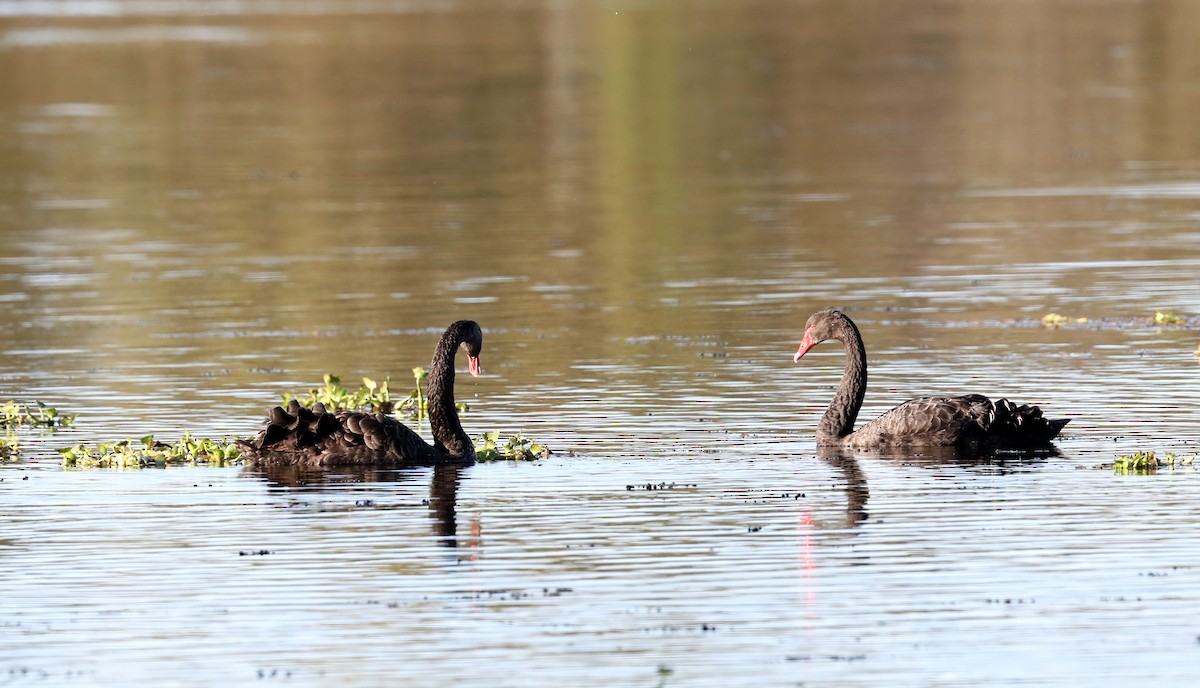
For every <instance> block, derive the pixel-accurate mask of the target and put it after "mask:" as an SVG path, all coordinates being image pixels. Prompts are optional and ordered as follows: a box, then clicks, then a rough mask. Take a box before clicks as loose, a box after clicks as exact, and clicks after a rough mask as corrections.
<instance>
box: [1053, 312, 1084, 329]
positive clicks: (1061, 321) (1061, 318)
mask: <svg viewBox="0 0 1200 688" xmlns="http://www.w3.org/2000/svg"><path fill="white" fill-rule="evenodd" d="M1087 321H1088V319H1087V318H1072V317H1070V316H1066V315H1059V314H1058V313H1047V314H1045V315H1043V316H1042V327H1048V328H1050V329H1054V328H1056V327H1062V326H1064V325H1082V324H1084V323H1086V322H1087Z"/></svg>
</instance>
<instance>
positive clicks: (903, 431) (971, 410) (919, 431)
mask: <svg viewBox="0 0 1200 688" xmlns="http://www.w3.org/2000/svg"><path fill="white" fill-rule="evenodd" d="M993 414H994V411H993V410H992V407H991V402H989V401H988V399H987V397H984V396H980V395H977V394H974V395H968V396H965V397H920V398H917V399H912V400H910V401H906V402H904V403H903V404H900V405H899V406H897V407H895V408H893V409H892V410H890V411H888V412H887V413H885V414H883V415H882V416H880V417H878V418H876V419H875V420H873V421H871V422H870V423H867V424H866V425H864V426H863V427H862V428H860V429H859V430H858V431H856V432H855V433H854V437H855V439H856V440H858V438H859V437H861V440H859V441H861V442H863V443H868V442H869V443H871V444H908V445H925V446H948V445H952V444H956V443H959V442H961V441H963V440H964V439H968V438H970V436H972V435H978V434H980V432H981V431H982V430H983V429H984V428H985V427H986V425H981V421H982V422H983V423H986V422H987V420H986V419H987V418H988V416H989V415H993ZM855 443H856V444H857V443H858V442H855Z"/></svg>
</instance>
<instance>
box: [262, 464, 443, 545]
mask: <svg viewBox="0 0 1200 688" xmlns="http://www.w3.org/2000/svg"><path fill="white" fill-rule="evenodd" d="M247 473H248V474H249V475H257V476H261V477H263V478H265V479H266V480H267V482H268V484H270V485H271V486H272V487H275V488H282V489H284V490H288V491H293V490H303V489H307V488H312V487H320V486H322V485H355V484H363V483H407V482H412V481H414V480H417V479H420V478H421V477H422V476H424V475H425V474H427V473H430V480H429V498H428V499H427V500H424V501H425V503H426V504H427V505H428V507H429V516H430V520H431V531H432V533H433V535H434V537H436V538H438V542H439V543H440V544H442V545H445V546H446V547H457V546H458V540H457V537H456V535H457V532H458V512H457V509H458V504H457V502H458V485H459V483H460V482H461V479H462V467H461V466H454V465H442V466H434V467H433V470H432V471H428V470H420V469H405V470H383V469H377V468H370V467H367V466H354V467H347V468H340V469H338V470H322V469H316V468H309V467H305V466H296V465H291V466H270V467H266V468H264V469H262V470H258V471H247Z"/></svg>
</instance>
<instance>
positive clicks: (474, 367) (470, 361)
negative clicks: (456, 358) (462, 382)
mask: <svg viewBox="0 0 1200 688" xmlns="http://www.w3.org/2000/svg"><path fill="white" fill-rule="evenodd" d="M467 370H469V371H471V376H472V377H479V374H480V373H482V372H483V368H480V367H479V357H478V356H467Z"/></svg>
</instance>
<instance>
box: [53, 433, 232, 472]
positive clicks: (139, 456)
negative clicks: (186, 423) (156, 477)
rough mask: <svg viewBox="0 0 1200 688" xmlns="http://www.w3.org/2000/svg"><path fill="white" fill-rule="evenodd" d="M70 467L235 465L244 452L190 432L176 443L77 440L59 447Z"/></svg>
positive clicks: (148, 437) (228, 443)
mask: <svg viewBox="0 0 1200 688" xmlns="http://www.w3.org/2000/svg"><path fill="white" fill-rule="evenodd" d="M58 452H59V453H60V454H62V457H63V465H64V466H66V467H68V468H165V467H166V466H202V465H203V466H233V465H236V464H239V463H241V462H242V454H241V452H240V451H238V448H237V446H236V445H234V444H233V442H231V441H229V440H228V439H225V440H211V439H207V438H203V437H193V436H192V434H191V433H190V432H184V433H183V436H182V437H180V438H179V441H178V442H176V443H175V444H167V443H165V442H160V441H158V440H156V439H155V438H154V435H146V436H145V437H143V438H141V439H140V440H138V441H137V442H134V441H133V440H121V441H120V442H111V443H100V444H97V445H95V446H88V445H83V444H77V445H75V446H73V447H67V448H65V449H59V450H58Z"/></svg>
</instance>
